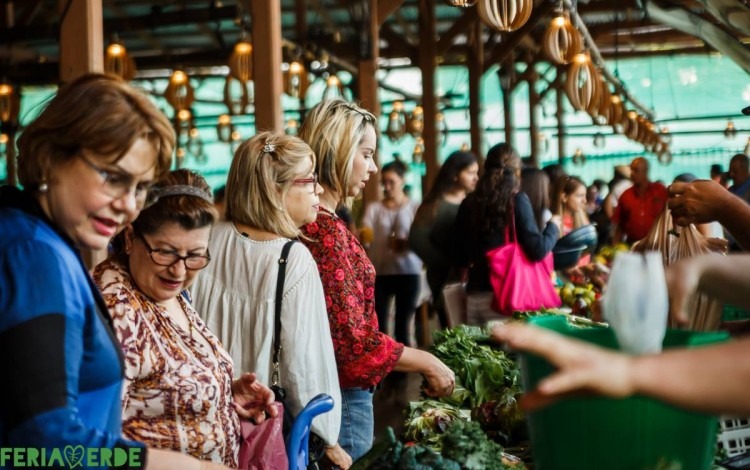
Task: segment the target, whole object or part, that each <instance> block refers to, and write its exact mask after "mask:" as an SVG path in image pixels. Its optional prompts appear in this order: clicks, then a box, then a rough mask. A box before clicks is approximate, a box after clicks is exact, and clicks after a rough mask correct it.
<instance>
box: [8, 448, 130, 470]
mask: <svg viewBox="0 0 750 470" xmlns="http://www.w3.org/2000/svg"><path fill="white" fill-rule="evenodd" d="M143 451H144V449H143V448H140V447H130V448H128V449H120V448H114V449H108V448H106V447H105V448H99V447H84V446H81V445H78V446H70V445H68V446H65V447H63V448H57V447H53V448H49V449H47V448H43V449H38V448H35V447H0V468H49V467H58V468H59V467H63V468H70V469H73V468H92V467H94V468H96V467H102V468H107V467H120V466H123V465H127V466H128V467H136V468H137V467H142V466H143V454H142V453H143Z"/></svg>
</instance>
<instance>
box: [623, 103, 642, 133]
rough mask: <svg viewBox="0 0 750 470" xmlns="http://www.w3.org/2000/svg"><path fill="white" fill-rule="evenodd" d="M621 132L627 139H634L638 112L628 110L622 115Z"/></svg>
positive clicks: (636, 131) (636, 130)
mask: <svg viewBox="0 0 750 470" xmlns="http://www.w3.org/2000/svg"><path fill="white" fill-rule="evenodd" d="M622 127H623V131H622V133H623V134H625V135H626V136H627V137H628V139H631V140H635V139H636V137H637V136H638V113H636V112H635V111H634V110H632V109H631V110H629V111H628V112H626V113H625V115H624V116H623V117H622Z"/></svg>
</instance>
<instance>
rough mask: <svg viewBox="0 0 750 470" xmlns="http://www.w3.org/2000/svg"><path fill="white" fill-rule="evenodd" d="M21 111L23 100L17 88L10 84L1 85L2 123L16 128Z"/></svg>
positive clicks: (0, 108) (0, 111)
mask: <svg viewBox="0 0 750 470" xmlns="http://www.w3.org/2000/svg"><path fill="white" fill-rule="evenodd" d="M20 109H21V99H20V97H19V96H18V93H17V92H16V89H15V87H14V86H13V85H11V84H9V83H0V122H2V123H3V124H10V125H11V126H15V125H16V124H17V123H18V113H19V111H20Z"/></svg>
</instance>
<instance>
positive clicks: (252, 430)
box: [238, 402, 289, 470]
mask: <svg viewBox="0 0 750 470" xmlns="http://www.w3.org/2000/svg"><path fill="white" fill-rule="evenodd" d="M275 406H276V409H277V410H278V413H279V415H278V416H277V417H275V418H271V417H268V418H266V420H265V421H263V422H262V423H260V424H255V423H253V422H252V421H245V420H243V421H241V423H240V424H241V426H242V441H241V443H240V455H239V466H238V468H240V469H247V470H288V468H289V459H288V457H287V454H286V445H285V444H284V436H283V434H282V429H281V428H282V426H283V423H284V418H283V416H284V408H283V406H282V405H281V404H280V403H278V402H277V403H275Z"/></svg>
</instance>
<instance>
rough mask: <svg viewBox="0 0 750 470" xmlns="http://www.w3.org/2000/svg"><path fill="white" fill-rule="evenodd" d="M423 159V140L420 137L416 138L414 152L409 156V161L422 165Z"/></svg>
mask: <svg viewBox="0 0 750 470" xmlns="http://www.w3.org/2000/svg"><path fill="white" fill-rule="evenodd" d="M423 159H424V139H423V138H422V137H417V140H416V142H415V143H414V152H413V153H412V155H411V160H412V161H413V162H414V163H422V161H423Z"/></svg>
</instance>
